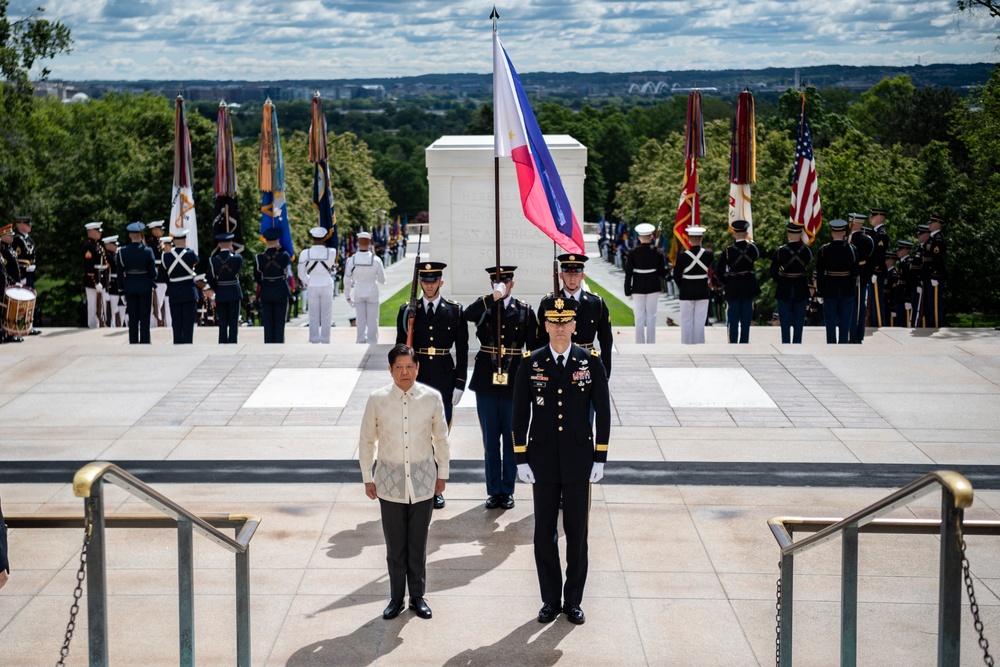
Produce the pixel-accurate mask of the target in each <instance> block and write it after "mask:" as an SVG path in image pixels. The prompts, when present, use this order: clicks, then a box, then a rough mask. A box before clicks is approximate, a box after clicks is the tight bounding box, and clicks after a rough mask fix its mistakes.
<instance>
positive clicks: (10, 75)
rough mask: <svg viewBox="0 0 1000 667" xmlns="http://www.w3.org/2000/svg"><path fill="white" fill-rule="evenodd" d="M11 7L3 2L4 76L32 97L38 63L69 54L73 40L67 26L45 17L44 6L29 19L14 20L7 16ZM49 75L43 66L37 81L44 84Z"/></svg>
mask: <svg viewBox="0 0 1000 667" xmlns="http://www.w3.org/2000/svg"><path fill="white" fill-rule="evenodd" d="M9 6H10V1H9V0H0V76H2V77H3V80H4V81H5V82H6V83H7V84H8V85H9V86H12V87H14V88H15V89H16V90H17V92H18V93H20V94H22V95H28V96H30V95H31V91H32V85H31V71H32V69H33V68H34V67H35V64H36V63H37V62H39V61H42V60H49V59H51V58H54V57H55V56H57V55H59V54H60V53H65V52H68V51H69V50H70V47H71V45H72V44H73V40H72V39H70V36H69V28H68V27H66V26H65V25H64V24H62V23H61V22H59V21H55V22H53V21H49V20H48V19H43V18H41V16H42V14H43V13H44V12H45V9H43V8H42V7H38V8H37V9H36V10H35V11H34V13H32V14H30V15H28V16H26V17H23V18H19V19H14V20H11V19H10V18H9V17H8V16H7V9H8V7H9ZM48 75H49V69H48V68H47V67H43V68H42V69H41V70H40V71H39V72H38V76H37V80H38V81H44V80H45V79H46V78H48ZM5 108H6V107H5Z"/></svg>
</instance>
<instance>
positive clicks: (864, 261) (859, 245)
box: [824, 213, 875, 345]
mask: <svg viewBox="0 0 1000 667" xmlns="http://www.w3.org/2000/svg"><path fill="white" fill-rule="evenodd" d="M867 219H868V216H867V215H862V214H861V213H849V214H848V216H847V220H848V222H849V224H850V226H851V233H850V238H849V243H850V244H851V245H852V246H853V247H854V254H855V257H856V261H857V275H856V277H857V280H855V281H854V285H855V288H854V312H853V314H852V315H851V325H850V328H849V329H848V334H847V336H848V339H849V342H851V343H856V344H859V345H860V344H861V343H862V342H864V340H865V328H866V327H867V326H868V292H869V291H870V290H869V288H870V286H871V282H872V276H873V275H874V274H875V270H874V263H873V261H872V254H873V253H874V252H875V242H874V241H872V239H871V237H870V236H868V234H866V233H865V230H864V226H865V221H866V220H867ZM824 298H825V297H824Z"/></svg>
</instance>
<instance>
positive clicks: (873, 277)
mask: <svg viewBox="0 0 1000 667" xmlns="http://www.w3.org/2000/svg"><path fill="white" fill-rule="evenodd" d="M877 282H878V278H876V277H875V274H872V285H874V284H875V283H877Z"/></svg>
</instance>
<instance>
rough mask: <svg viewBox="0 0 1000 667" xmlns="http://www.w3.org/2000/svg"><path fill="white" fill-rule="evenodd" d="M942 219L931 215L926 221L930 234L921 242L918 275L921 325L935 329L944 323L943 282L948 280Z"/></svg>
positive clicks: (946, 245)
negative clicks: (921, 256)
mask: <svg viewBox="0 0 1000 667" xmlns="http://www.w3.org/2000/svg"><path fill="white" fill-rule="evenodd" d="M943 223H944V220H942V219H941V218H939V217H938V216H936V215H932V216H931V219H930V220H929V221H928V222H927V226H928V227H929V229H930V235H929V237H928V238H927V241H926V242H925V243H924V244H923V246H924V247H923V261H922V263H921V265H920V276H921V281H922V283H923V285H922V286H923V290H924V306H923V314H922V319H923V324H922V326H925V327H930V328H932V329H937V328H938V327H943V326H944V325H945V319H944V318H945V309H944V284H945V281H946V280H948V267H947V265H946V257H947V254H948V244H947V243H946V242H945V238H944V234H942V233H941V225H942V224H943Z"/></svg>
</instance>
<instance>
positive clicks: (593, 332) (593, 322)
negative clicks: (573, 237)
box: [535, 253, 614, 378]
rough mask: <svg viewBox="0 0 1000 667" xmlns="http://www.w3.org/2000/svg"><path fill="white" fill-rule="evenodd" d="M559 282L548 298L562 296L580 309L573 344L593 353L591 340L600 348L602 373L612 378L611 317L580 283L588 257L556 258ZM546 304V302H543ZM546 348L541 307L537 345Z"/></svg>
mask: <svg viewBox="0 0 1000 667" xmlns="http://www.w3.org/2000/svg"><path fill="white" fill-rule="evenodd" d="M556 259H558V260H559V280H561V281H562V290H561V291H560V294H558V295H554V294H549V296H562V297H563V298H566V299H573V300H574V301H576V302H577V303H578V304H579V306H578V307H577V311H576V330H575V331H574V332H573V344H574V345H579V346H580V347H582V348H584V349H586V350H593V349H594V339H595V338H596V339H597V342H598V343H599V344H600V347H601V363H602V364H604V372H605V373H606V374H607V376H608V377H609V378H610V377H611V348H612V347H614V338H613V335H612V333H611V313H610V312H609V311H608V305H607V304H606V303H604V299H602V298H601V297H600V296H598V295H597V294H592V293H591V292H588V291H586V290H584V289H583V281H584V279H585V278H586V277H587V274H586V273H584V264H585V263H586V262H587V260H588V259H589V257H587V256H586V255H577V254H570V253H567V254H564V255H559V257H557V258H556ZM542 303H543V304H544V303H545V299H542ZM548 344H549V334H548V333H547V332H546V331H545V311H544V310H543V308H542V306H541V305H539V306H538V342H536V343H535V345H536V346H537V347H544V346H545V345H548Z"/></svg>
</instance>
